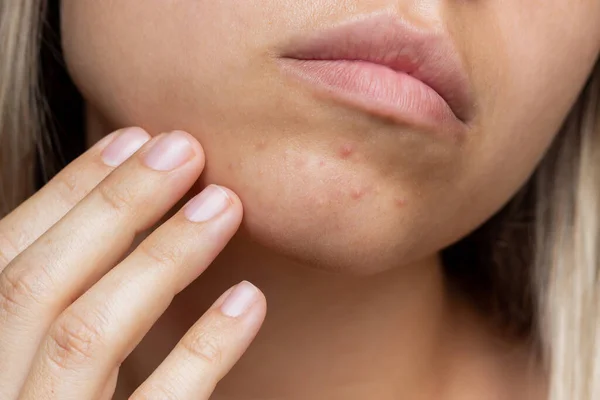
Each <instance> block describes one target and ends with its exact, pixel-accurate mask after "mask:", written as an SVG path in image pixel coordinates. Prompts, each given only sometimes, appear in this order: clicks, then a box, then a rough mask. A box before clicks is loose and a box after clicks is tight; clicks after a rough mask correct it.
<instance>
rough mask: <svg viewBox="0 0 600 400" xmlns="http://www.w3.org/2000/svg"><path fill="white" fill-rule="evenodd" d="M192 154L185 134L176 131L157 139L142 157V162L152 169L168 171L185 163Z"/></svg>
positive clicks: (190, 145) (192, 151)
mask: <svg viewBox="0 0 600 400" xmlns="http://www.w3.org/2000/svg"><path fill="white" fill-rule="evenodd" d="M193 155H194V150H193V149H192V144H191V143H190V141H189V139H188V137H187V135H186V134H185V133H183V132H178V131H176V132H171V133H167V134H166V135H164V136H163V137H161V138H160V139H158V141H157V142H156V143H154V145H153V146H152V148H151V149H150V150H149V151H148V153H147V154H146V156H145V157H144V162H145V164H146V165H147V166H148V167H150V168H152V169H154V170H157V171H170V170H172V169H175V168H177V167H180V166H182V165H183V164H185V162H186V161H188V160H189V159H190V158H192V156H193Z"/></svg>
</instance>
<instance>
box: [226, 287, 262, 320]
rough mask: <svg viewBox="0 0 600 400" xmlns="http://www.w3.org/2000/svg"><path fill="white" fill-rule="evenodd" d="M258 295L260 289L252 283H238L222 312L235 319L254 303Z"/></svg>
mask: <svg viewBox="0 0 600 400" xmlns="http://www.w3.org/2000/svg"><path fill="white" fill-rule="evenodd" d="M257 293H258V289H256V287H255V286H254V285H253V284H251V283H250V282H247V281H243V282H240V283H238V284H237V286H236V287H235V288H234V289H233V291H232V292H231V293H229V296H227V298H226V299H225V301H224V302H223V304H222V305H221V312H222V313H223V314H225V315H228V316H230V317H233V318H235V317H239V316H240V315H242V314H243V313H245V312H246V311H247V310H248V309H249V308H250V306H251V305H252V303H254V300H255V299H256V295H257Z"/></svg>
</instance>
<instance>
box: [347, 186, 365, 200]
mask: <svg viewBox="0 0 600 400" xmlns="http://www.w3.org/2000/svg"><path fill="white" fill-rule="evenodd" d="M364 195H365V190H364V189H361V188H353V189H352V190H350V197H352V198H353V199H354V200H360V199H361V198H362V197H363V196H364Z"/></svg>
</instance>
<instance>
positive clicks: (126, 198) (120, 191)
mask: <svg viewBox="0 0 600 400" xmlns="http://www.w3.org/2000/svg"><path fill="white" fill-rule="evenodd" d="M96 190H97V193H98V196H100V199H101V200H102V202H103V203H104V204H105V205H106V206H107V207H108V208H109V209H111V210H113V211H115V212H117V213H118V214H125V213H128V212H131V211H133V210H135V206H134V198H135V196H134V194H133V193H132V192H131V191H130V190H128V189H127V188H124V187H122V186H121V187H116V188H115V187H114V186H112V185H110V184H101V185H99V186H98V187H97V188H96Z"/></svg>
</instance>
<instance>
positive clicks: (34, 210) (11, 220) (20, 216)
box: [0, 128, 150, 272]
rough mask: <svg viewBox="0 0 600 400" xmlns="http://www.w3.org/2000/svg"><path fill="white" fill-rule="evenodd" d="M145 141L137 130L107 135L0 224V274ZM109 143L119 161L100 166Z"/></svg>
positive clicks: (144, 136)
mask: <svg viewBox="0 0 600 400" xmlns="http://www.w3.org/2000/svg"><path fill="white" fill-rule="evenodd" d="M148 140H150V135H148V134H147V133H146V131H144V130H143V129H140V128H126V129H122V130H120V131H117V132H114V133H112V134H110V135H108V136H107V137H105V138H103V139H102V140H100V141H99V142H98V143H96V144H95V145H94V146H93V147H92V148H91V149H89V150H88V151H87V152H85V153H84V154H83V155H81V156H80V157H79V158H77V159H76V160H75V161H73V162H72V163H71V164H69V165H68V166H67V167H65V168H64V169H63V170H62V171H61V172H59V173H58V174H57V175H56V176H55V177H54V178H53V179H52V180H51V181H50V182H48V184H46V186H44V187H43V188H42V189H40V190H39V191H38V192H37V193H35V194H34V195H33V196H32V197H31V198H29V199H28V200H26V201H25V202H24V203H23V204H21V205H20V206H19V207H17V208H16V209H15V210H13V211H12V212H11V213H10V214H8V215H7V216H6V217H4V218H3V219H2V220H0V272H1V271H2V270H3V269H4V267H5V266H6V265H7V264H8V263H9V262H10V261H11V260H12V259H13V258H15V257H16V256H17V254H19V253H20V252H22V251H23V250H24V249H25V248H27V247H28V246H29V245H31V243H33V242H34V241H35V240H36V239H37V238H39V237H40V236H41V235H42V234H43V233H44V232H45V231H47V230H48V229H49V228H50V227H51V226H52V225H54V224H55V223H56V222H57V221H58V220H59V219H61V218H62V217H63V216H64V215H65V214H66V213H67V212H68V211H69V210H70V209H71V208H73V207H74V206H75V204H77V203H78V202H79V201H80V200H81V199H82V198H83V197H84V196H85V195H87V194H88V193H89V192H90V191H91V190H92V189H93V188H94V187H95V186H96V185H97V184H98V183H100V182H101V181H102V179H104V178H105V177H106V176H108V174H109V173H110V172H111V171H112V170H113V169H114V168H115V167H116V166H117V165H118V164H119V163H120V162H122V161H124V160H125V159H126V158H128V157H129V156H131V155H132V154H133V153H135V152H136V151H137V150H138V149H139V148H140V147H142V145H143V144H144V143H146V142H147V141H148ZM111 143H115V146H116V147H117V148H118V149H119V150H121V153H120V154H119V155H120V157H114V155H113V157H112V158H111V159H110V160H109V161H110V162H108V163H105V162H102V153H103V151H104V150H105V149H106V147H108V145H109V144H111ZM108 156H110V154H108Z"/></svg>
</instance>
